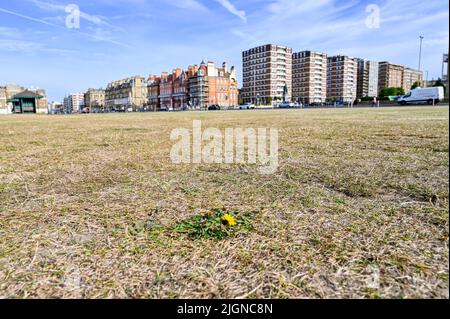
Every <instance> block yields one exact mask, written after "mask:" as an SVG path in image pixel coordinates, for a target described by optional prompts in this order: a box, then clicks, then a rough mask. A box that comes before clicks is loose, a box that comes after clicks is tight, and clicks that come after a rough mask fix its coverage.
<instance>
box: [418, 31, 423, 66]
mask: <svg viewBox="0 0 450 319" xmlns="http://www.w3.org/2000/svg"><path fill="white" fill-rule="evenodd" d="M419 38H420V49H419V72H420V71H422V44H423V39H424V36H422V35H421V36H420V37H419Z"/></svg>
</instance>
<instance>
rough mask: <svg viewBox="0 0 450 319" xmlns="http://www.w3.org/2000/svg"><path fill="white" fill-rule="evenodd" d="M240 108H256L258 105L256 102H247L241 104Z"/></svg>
mask: <svg viewBox="0 0 450 319" xmlns="http://www.w3.org/2000/svg"><path fill="white" fill-rule="evenodd" d="M239 109H240V110H254V109H256V106H255V104H252V103H245V104H242V105H239Z"/></svg>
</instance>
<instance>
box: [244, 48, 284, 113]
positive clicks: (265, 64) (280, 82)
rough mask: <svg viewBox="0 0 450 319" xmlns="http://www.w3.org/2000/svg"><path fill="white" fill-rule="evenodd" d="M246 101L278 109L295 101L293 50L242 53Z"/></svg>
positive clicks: (264, 50) (263, 50)
mask: <svg viewBox="0 0 450 319" xmlns="http://www.w3.org/2000/svg"><path fill="white" fill-rule="evenodd" d="M242 60H243V93H242V94H243V100H244V102H246V103H255V104H266V105H276V104H278V103H279V102H282V101H284V100H285V101H290V100H291V97H292V49H291V48H288V47H284V46H279V45H273V44H268V45H263V46H259V47H256V48H253V49H250V50H247V51H244V52H243V53H242Z"/></svg>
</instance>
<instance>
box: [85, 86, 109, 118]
mask: <svg viewBox="0 0 450 319" xmlns="http://www.w3.org/2000/svg"><path fill="white" fill-rule="evenodd" d="M104 106H105V90H103V89H89V90H88V91H87V92H86V93H84V109H83V112H86V113H92V112H100V111H102V110H103V108H104Z"/></svg>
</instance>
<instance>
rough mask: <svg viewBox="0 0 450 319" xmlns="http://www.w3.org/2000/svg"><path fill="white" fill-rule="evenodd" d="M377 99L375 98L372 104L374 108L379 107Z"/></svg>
mask: <svg viewBox="0 0 450 319" xmlns="http://www.w3.org/2000/svg"><path fill="white" fill-rule="evenodd" d="M377 102H378V101H377V98H376V97H374V98H373V102H372V107H377Z"/></svg>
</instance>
